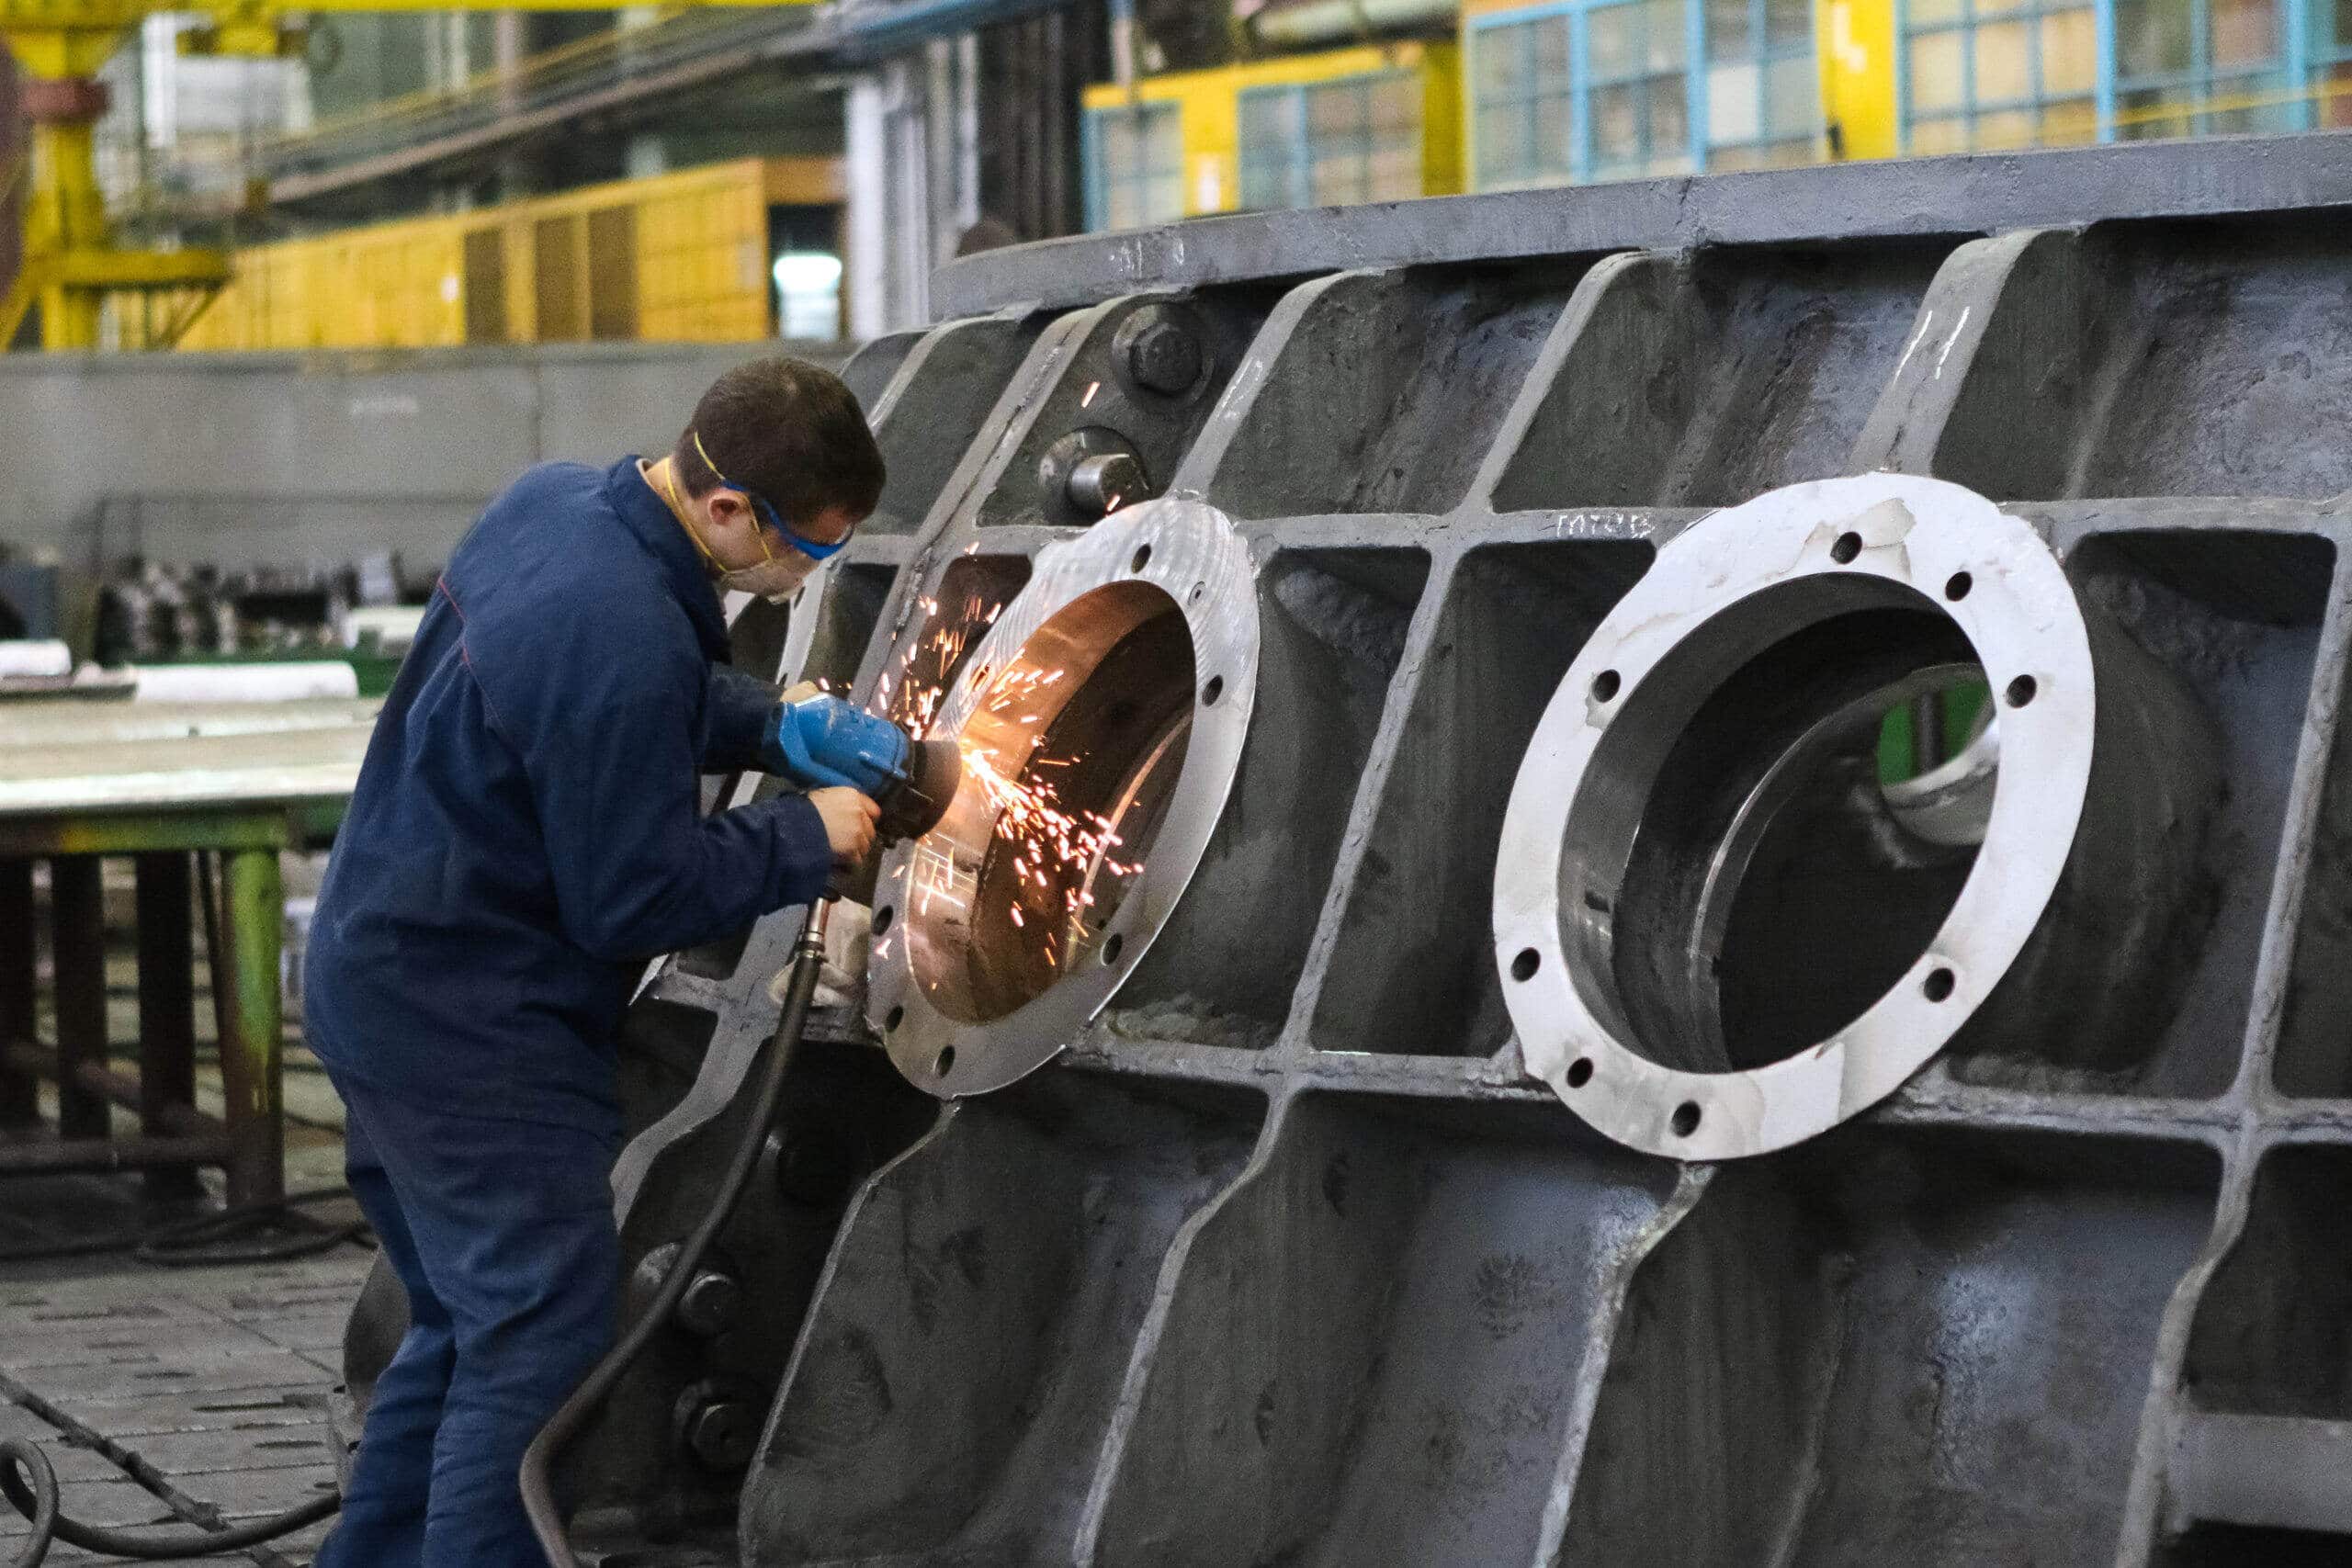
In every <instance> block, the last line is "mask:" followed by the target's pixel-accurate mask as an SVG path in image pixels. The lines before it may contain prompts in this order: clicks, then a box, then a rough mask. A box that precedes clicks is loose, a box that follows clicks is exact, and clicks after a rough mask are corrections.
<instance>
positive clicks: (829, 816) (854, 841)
mask: <svg viewBox="0 0 2352 1568" xmlns="http://www.w3.org/2000/svg"><path fill="white" fill-rule="evenodd" d="M809 805H811V806H813V807H816V808H817V815H818V816H819V817H820V818H823V819H824V823H825V841H826V842H827V843H830V844H831V845H832V846H833V861H834V863H836V864H838V865H842V866H854V865H862V864H864V863H865V857H866V856H867V855H869V854H871V853H873V852H874V824H875V822H876V820H877V819H878V818H880V817H881V815H882V808H881V807H878V806H876V805H875V804H874V802H873V801H872V800H871V799H869V798H868V797H867V796H866V795H865V794H864V793H862V792H861V791H858V790H854V789H843V788H840V787H835V788H832V789H812V790H810V791H809Z"/></svg>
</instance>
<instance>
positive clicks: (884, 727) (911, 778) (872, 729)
mask: <svg viewBox="0 0 2352 1568" xmlns="http://www.w3.org/2000/svg"><path fill="white" fill-rule="evenodd" d="M766 741H767V743H766V745H765V747H764V748H763V750H764V751H765V753H766V755H765V758H764V760H765V761H767V763H768V765H769V770H770V771H771V772H772V773H776V774H777V775H778V776H780V777H783V778H785V779H786V780H788V781H790V782H791V783H793V784H799V785H802V786H803V787H806V788H816V789H823V788H839V787H847V788H851V789H855V790H858V791H861V792H862V793H864V794H865V795H868V796H870V797H871V798H872V799H873V800H874V801H875V803H876V805H878V806H880V807H881V808H882V814H881V818H880V819H879V821H878V822H877V823H876V827H875V852H871V853H868V854H867V855H866V857H865V860H864V862H863V863H861V864H860V865H859V866H857V867H855V868H854V869H853V870H851V871H850V872H849V873H848V874H846V875H845V876H841V877H837V878H836V879H835V882H834V886H833V887H832V888H831V890H829V891H828V892H827V894H826V896H825V897H824V898H823V899H821V900H820V901H819V902H818V903H817V904H816V905H814V906H813V907H812V908H810V909H809V915H808V918H807V919H806V920H805V921H803V922H802V925H801V929H800V937H799V940H798V941H797V942H794V943H793V948H792V962H791V964H789V965H788V966H787V967H786V971H785V975H786V979H785V984H784V987H783V993H784V1010H783V1012H782V1014H781V1015H780V1016H779V1017H778V1019H777V1020H776V1026H775V1036H774V1037H773V1038H772V1039H771V1040H770V1042H769V1043H768V1052H767V1065H766V1068H765V1070H764V1071H763V1073H762V1074H761V1077H760V1081H759V1087H758V1088H757V1089H755V1090H754V1091H753V1094H752V1114H751V1115H750V1117H749V1118H747V1119H746V1120H745V1122H744V1123H743V1135H742V1138H741V1140H740V1141H739V1142H738V1143H737V1145H736V1146H735V1149H734V1152H733V1154H732V1155H731V1156H730V1157H729V1162H728V1166H727V1171H726V1174H725V1175H724V1176H723V1177H722V1178H721V1179H719V1183H718V1191H717V1193H716V1194H714V1196H713V1197H712V1199H711V1202H710V1207H709V1208H708V1209H707V1210H705V1211H704V1213H703V1216H702V1219H701V1220H700V1222H699V1223H697V1224H695V1228H694V1232H693V1234H692V1235H688V1236H687V1238H686V1240H685V1241H684V1244H683V1245H681V1246H680V1247H679V1248H678V1254H677V1257H676V1258H674V1259H673V1261H672V1262H671V1264H670V1267H669V1270H668V1272H667V1273H665V1274H664V1275H663V1276H662V1288H661V1290H660V1291H658V1292H656V1293H655V1294H654V1297H653V1300H652V1301H651V1302H650V1303H648V1304H647V1306H646V1308H645V1310H644V1311H643V1312H642V1313H640V1314H639V1315H638V1318H637V1321H636V1322H635V1323H633V1324H631V1325H629V1329H628V1333H627V1334H625V1335H623V1336H622V1337H621V1339H620V1341H619V1343H617V1344H616V1345H615V1346H614V1347H613V1348H611V1349H610V1350H608V1351H606V1352H605V1356H604V1359H601V1360H599V1361H598V1362H597V1363H596V1364H595V1366H594V1367H592V1368H591V1369H589V1371H588V1375H587V1376H586V1377H584V1378H582V1380H581V1382H580V1386H579V1387H578V1388H576V1389H574V1390H573V1391H572V1393H571V1397H570V1398H569V1399H566V1400H565V1401H564V1402H563V1404H562V1405H561V1407H560V1408H559V1409H558V1410H557V1411H556V1413H555V1414H554V1415H553V1416H549V1417H548V1424H547V1425H546V1426H545V1427H541V1428H540V1429H539V1434H538V1436H537V1437H536V1438H532V1439H531V1446H530V1447H529V1448H528V1449H526V1450H524V1454H523V1469H522V1488H523V1511H524V1512H525V1513H526V1514H527V1515H528V1516H529V1517H530V1520H531V1529H532V1532H533V1533H534V1534H535V1535H537V1537H538V1541H539V1548H540V1550H541V1551H544V1552H546V1553H547V1559H548V1564H549V1565H550V1568H573V1565H574V1563H575V1562H576V1561H577V1560H576V1559H575V1558H574V1557H573V1555H572V1551H571V1536H570V1533H569V1531H568V1530H567V1529H565V1527H564V1519H563V1512H562V1509H561V1507H560V1506H559V1505H558V1503H557V1500H556V1496H555V1484H554V1475H553V1472H554V1468H555V1461H556V1459H557V1457H558V1456H559V1455H560V1454H561V1453H562V1451H563V1450H564V1448H565V1447H566V1446H567V1445H568V1444H570V1442H571V1439H572V1438H574V1437H575V1436H577V1435H578V1433H579V1431H580V1428H581V1427H582V1426H584V1425H586V1423H587V1420H588V1417H589V1416H591V1415H593V1414H594V1412H595V1410H596V1407H597V1406H598V1405H600V1404H604V1402H605V1398H606V1397H607V1396H608V1395H610V1394H611V1393H612V1391H613V1388H614V1386H615V1385H616V1384H617V1383H618V1382H620V1380H621V1377H622V1375H623V1374H624V1373H626V1372H627V1371H628V1369H629V1367H630V1366H631V1365H632V1364H633V1363H634V1362H635V1361H636V1360H637V1359H638V1357H639V1356H640V1355H642V1354H643V1353H644V1350H645V1348H646V1347H647V1346H648V1345H650V1344H651V1343H652V1342H653V1338H654V1336H655V1335H657V1334H659V1333H660V1332H661V1331H662V1328H663V1326H665V1325H667V1324H668V1323H669V1322H670V1320H671V1314H673V1313H674V1312H675V1311H676V1310H677V1306H678V1302H679V1300H680V1299H681V1298H682V1297H683V1296H684V1294H685V1291H686V1287H687V1286H688V1285H689V1284H691V1283H692V1282H693V1280H694V1278H695V1270H696V1269H697V1268H698V1267H699V1266H700V1265H701V1262H702V1259H703V1258H704V1256H705V1255H706V1254H707V1253H708V1252H709V1250H710V1247H711V1244H712V1243H713V1242H714V1241H716V1240H717V1239H718V1233H719V1231H720V1230H721V1229H723V1228H724V1227H725V1226H726V1224H727V1222H728V1219H729V1217H730V1216H731V1215H732V1214H733V1213H734V1212H735V1204H736V1202H737V1201H738V1200H739V1199H741V1197H742V1195H743V1190H744V1188H745V1187H746V1186H747V1185H748V1184H749V1183H750V1181H751V1179H752V1168H753V1166H755V1165H756V1164H757V1163H758V1160H759V1156H760V1149H761V1146H762V1145H763V1144H764V1143H765V1142H766V1140H767V1135H768V1130H769V1129H770V1127H771V1126H773V1125H774V1123H775V1116H776V1110H777V1107H778V1106H779V1105H781V1104H782V1102H783V1100H784V1084H785V1079H786V1077H789V1076H790V1074H791V1071H792V1062H793V1058H794V1056H795V1055H797V1053H798V1050H799V1046H800V1037H801V1034H802V1032H804V1031H805V1030H806V1028H807V1027H808V1021H809V1000H810V998H813V997H814V996H815V995H816V991H817V980H818V976H820V974H821V973H822V972H823V970H824V967H825V929H826V925H827V923H828V920H829V919H830V917H831V911H832V903H833V900H834V899H835V898H837V897H854V898H856V899H857V900H858V901H860V902H870V901H871V899H872V897H873V888H874V878H875V874H876V866H877V865H878V864H879V863H880V860H881V855H880V853H879V852H880V851H881V850H882V849H883V848H886V847H887V846H888V845H890V844H893V843H897V842H899V840H905V839H919V838H921V837H922V835H923V834H925V833H928V832H930V831H931V830H932V829H933V828H935V827H937V826H938V825H939V822H940V818H943V817H944V816H945V815H946V814H947V807H948V806H949V805H950V804H951V803H952V802H953V801H954V800H955V798H956V786H957V784H959V783H960V782H961V780H962V775H963V762H962V760H961V757H960V756H959V754H958V752H957V750H956V743H955V742H954V741H952V740H918V739H915V738H914V737H912V736H910V735H909V734H908V733H907V731H906V730H904V729H902V728H899V726H898V725H897V724H895V723H893V722H891V721H890V720H889V719H887V718H882V717H879V716H876V715H873V714H869V713H865V712H863V711H861V710H860V709H857V708H854V707H852V706H851V705H849V704H847V703H845V702H843V701H842V700H841V699H840V698H838V697H831V696H815V697H809V698H808V699H806V700H804V701H801V702H797V703H787V704H786V705H783V706H782V707H781V708H780V709H779V710H778V711H777V714H776V716H775V719H774V720H773V721H771V723H770V726H769V729H768V734H767V738H766Z"/></svg>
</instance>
